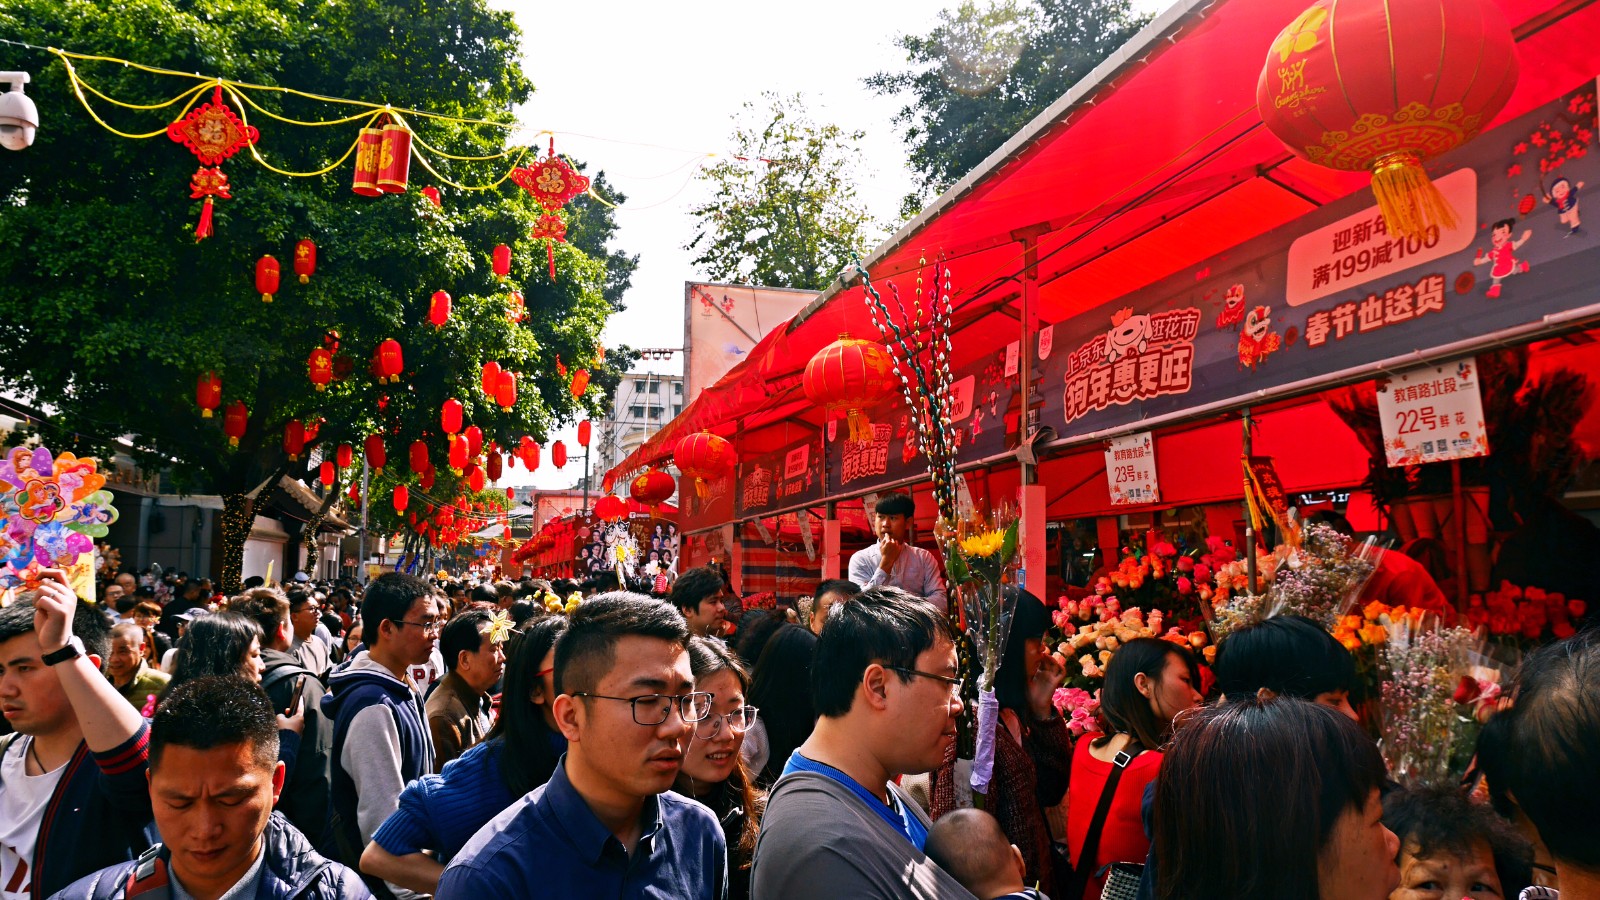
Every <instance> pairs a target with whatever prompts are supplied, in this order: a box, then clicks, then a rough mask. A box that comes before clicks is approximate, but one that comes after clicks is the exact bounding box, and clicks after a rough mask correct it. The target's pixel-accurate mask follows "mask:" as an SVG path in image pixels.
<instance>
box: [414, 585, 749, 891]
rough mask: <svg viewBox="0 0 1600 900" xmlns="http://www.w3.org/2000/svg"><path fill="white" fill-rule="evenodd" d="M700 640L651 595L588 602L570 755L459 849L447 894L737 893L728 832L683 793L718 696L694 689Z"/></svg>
mask: <svg viewBox="0 0 1600 900" xmlns="http://www.w3.org/2000/svg"><path fill="white" fill-rule="evenodd" d="M688 643H689V630H688V628H687V627H686V626H685V624H684V621H683V617H682V616H680V615H678V613H677V612H676V611H675V610H673V608H672V607H671V606H668V605H667V604H665V603H662V602H660V601H657V600H651V599H650V598H648V597H645V596H642V595H639V594H629V593H622V592H617V593H611V594H602V595H600V596H597V597H595V598H593V599H591V600H588V601H586V602H585V603H584V604H583V605H582V606H580V607H578V610H577V611H576V612H574V613H573V615H572V618H571V622H570V624H569V625H568V627H567V633H566V634H565V635H563V636H562V637H561V640H560V641H559V642H558V643H557V644H556V651H555V690H556V694H557V696H556V698H555V703H554V709H553V712H554V715H555V720H556V725H557V727H559V728H560V729H561V733H562V734H563V735H564V736H565V737H566V739H567V752H566V755H565V756H563V757H562V758H561V764H560V765H558V766H557V767H556V770H555V773H554V774H553V775H551V777H550V781H549V782H548V783H546V784H545V785H543V786H542V787H539V788H536V789H534V790H533V791H532V792H531V793H529V794H527V795H526V796H524V797H523V798H521V799H520V800H518V801H517V802H515V803H513V804H512V805H511V806H510V807H509V808H507V809H506V810H505V812H503V813H501V814H500V815H498V816H496V817H495V818H494V819H493V820H492V821H490V822H489V824H488V825H485V826H484V827H483V828H482V829H481V830H479V831H478V833H477V834H476V835H474V836H473V838H472V840H470V841H468V842H467V844H466V846H465V847H463V848H462V849H461V852H459V853H457V854H456V856H455V858H454V859H453V860H452V861H451V863H450V866H449V868H447V869H446V870H445V873H444V877H443V878H442V879H440V882H439V892H438V896H439V897H440V898H441V900H449V898H457V897H460V898H469V900H478V898H485V897H533V896H538V897H617V898H624V900H627V898H636V897H637V898H643V897H673V898H679V900H694V898H705V900H715V898H724V897H726V896H727V844H726V841H725V840H724V839H723V835H722V827H721V825H719V824H718V823H717V820H716V817H715V816H713V815H712V814H711V812H710V811H709V810H707V809H706V808H705V807H703V806H701V805H700V804H698V803H695V802H694V801H692V800H690V799H688V798H687V797H684V796H681V795H679V794H675V793H673V792H672V791H671V790H669V789H670V788H671V787H672V782H673V780H674V779H675V778H676V777H677V774H678V769H679V767H680V766H681V765H682V762H683V755H684V751H685V750H686V748H687V746H688V743H689V740H690V736H691V734H693V731H694V728H695V723H696V722H699V721H702V720H704V719H705V718H706V717H707V716H708V715H709V714H710V712H711V701H712V698H711V695H710V694H707V693H703V692H696V691H695V690H694V676H693V674H692V672H691V669H690V665H689V654H688V652H687V647H688Z"/></svg>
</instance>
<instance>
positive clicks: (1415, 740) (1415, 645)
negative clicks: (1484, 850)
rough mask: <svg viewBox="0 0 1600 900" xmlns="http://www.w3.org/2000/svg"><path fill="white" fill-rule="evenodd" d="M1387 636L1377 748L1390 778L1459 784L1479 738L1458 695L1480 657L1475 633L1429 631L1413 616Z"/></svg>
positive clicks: (1393, 626)
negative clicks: (1457, 779) (1458, 778)
mask: <svg viewBox="0 0 1600 900" xmlns="http://www.w3.org/2000/svg"><path fill="white" fill-rule="evenodd" d="M1387 630H1388V632H1389V635H1388V638H1387V639H1386V640H1385V641H1384V645H1383V649H1382V653H1381V656H1382V663H1383V669H1384V679H1383V683H1382V685H1381V688H1380V691H1379V716H1378V729H1379V734H1380V737H1379V741H1378V746H1379V749H1380V750H1382V751H1383V757H1384V761H1385V762H1387V763H1388V765H1389V773H1390V775H1391V776H1392V777H1393V778H1394V779H1395V780H1397V781H1399V782H1401V783H1402V784H1405V785H1407V786H1409V787H1415V786H1419V785H1435V784H1448V783H1453V780H1454V775H1453V773H1455V772H1458V771H1459V770H1461V769H1463V768H1464V767H1465V761H1466V759H1467V758H1469V757H1470V756H1471V744H1472V740H1473V739H1474V738H1475V736H1476V733H1477V723H1476V721H1475V720H1474V718H1473V717H1472V716H1470V715H1463V714H1462V711H1461V709H1460V706H1461V703H1460V702H1459V701H1458V700H1457V692H1458V690H1459V689H1460V688H1461V684H1462V678H1463V677H1464V676H1468V677H1470V674H1471V672H1472V671H1473V667H1472V662H1473V660H1474V659H1477V658H1480V657H1479V654H1478V653H1477V650H1478V649H1479V648H1478V641H1477V639H1476V638H1474V637H1473V634H1472V632H1471V631H1470V630H1469V629H1466V628H1461V627H1430V626H1429V624H1428V623H1427V622H1426V621H1420V622H1419V621H1418V620H1415V619H1412V618H1411V617H1409V616H1407V617H1403V618H1401V619H1400V620H1399V621H1395V622H1391V624H1389V625H1388V626H1387Z"/></svg>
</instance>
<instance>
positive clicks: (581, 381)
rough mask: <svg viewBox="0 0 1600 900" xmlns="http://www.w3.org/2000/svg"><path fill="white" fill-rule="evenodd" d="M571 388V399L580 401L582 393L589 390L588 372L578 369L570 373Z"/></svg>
mask: <svg viewBox="0 0 1600 900" xmlns="http://www.w3.org/2000/svg"><path fill="white" fill-rule="evenodd" d="M571 387H572V396H573V399H581V398H582V397H583V392H584V391H587V390H588V389H589V370H588V369H578V370H576V371H574V372H573V373H572V385H571Z"/></svg>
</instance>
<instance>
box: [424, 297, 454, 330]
mask: <svg viewBox="0 0 1600 900" xmlns="http://www.w3.org/2000/svg"><path fill="white" fill-rule="evenodd" d="M428 321H429V322H430V323H432V324H433V327H435V328H443V327H444V323H446V322H448V321H450V295H449V294H447V293H445V292H444V291H434V292H433V299H431V300H430V301H428Z"/></svg>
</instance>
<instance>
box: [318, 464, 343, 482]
mask: <svg viewBox="0 0 1600 900" xmlns="http://www.w3.org/2000/svg"><path fill="white" fill-rule="evenodd" d="M317 475H318V477H319V478H320V479H321V480H322V486H323V487H332V486H333V480H334V478H336V477H338V474H337V473H336V472H335V471H334V468H333V460H331V459H325V460H323V461H322V465H320V466H318V467H317Z"/></svg>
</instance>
